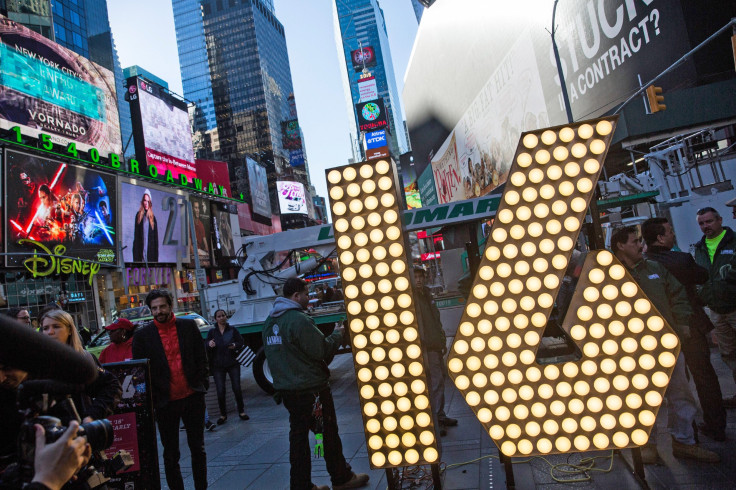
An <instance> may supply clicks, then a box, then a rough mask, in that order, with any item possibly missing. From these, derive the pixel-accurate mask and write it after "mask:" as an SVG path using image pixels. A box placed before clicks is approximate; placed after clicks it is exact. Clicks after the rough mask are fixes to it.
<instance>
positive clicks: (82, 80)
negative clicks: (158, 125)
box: [0, 17, 122, 156]
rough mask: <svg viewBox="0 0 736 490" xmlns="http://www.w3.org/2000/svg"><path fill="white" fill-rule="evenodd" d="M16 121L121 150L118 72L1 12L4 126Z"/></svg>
mask: <svg viewBox="0 0 736 490" xmlns="http://www.w3.org/2000/svg"><path fill="white" fill-rule="evenodd" d="M13 126H20V128H21V131H22V132H23V134H27V135H29V136H32V137H38V135H39V134H40V133H46V134H50V135H51V140H52V141H53V142H54V143H58V144H61V145H68V144H69V143H72V142H74V143H76V144H77V148H78V149H79V150H82V151H89V149H90V148H93V147H94V148H97V150H99V152H100V155H103V156H107V155H108V154H109V153H111V152H113V153H118V154H119V153H121V148H122V143H121V138H120V120H119V118H118V103H117V98H116V95H115V77H114V75H113V73H112V72H111V71H110V70H107V69H105V68H103V67H101V66H100V65H98V64H96V63H93V62H91V61H89V60H88V59H86V58H84V57H82V56H80V55H79V54H77V53H75V52H73V51H71V50H69V49H66V48H64V47H62V46H60V45H58V44H56V43H55V42H53V41H51V40H50V39H46V38H45V37H43V36H42V35H40V34H38V33H36V32H33V31H32V30H30V29H28V28H26V27H23V26H22V25H19V24H16V23H14V22H12V21H10V20H8V19H6V18H4V17H0V127H2V128H5V129H8V128H11V127H13Z"/></svg>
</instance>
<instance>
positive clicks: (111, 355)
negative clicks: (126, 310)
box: [100, 318, 135, 364]
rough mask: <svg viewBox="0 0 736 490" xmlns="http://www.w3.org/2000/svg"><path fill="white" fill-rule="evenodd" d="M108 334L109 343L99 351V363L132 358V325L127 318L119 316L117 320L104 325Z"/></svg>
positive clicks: (133, 327) (133, 326)
mask: <svg viewBox="0 0 736 490" xmlns="http://www.w3.org/2000/svg"><path fill="white" fill-rule="evenodd" d="M105 330H107V334H108V335H109V336H110V342H111V343H110V345H108V346H107V347H105V350H103V351H102V352H100V363H102V364H105V363H108V362H123V361H129V360H131V359H133V331H134V330H135V325H133V324H132V323H131V322H130V320H128V319H127V318H119V319H118V320H117V321H115V322H113V323H111V324H110V325H108V326H106V327H105Z"/></svg>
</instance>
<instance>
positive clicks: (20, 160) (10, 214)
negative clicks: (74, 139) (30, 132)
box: [5, 150, 118, 276]
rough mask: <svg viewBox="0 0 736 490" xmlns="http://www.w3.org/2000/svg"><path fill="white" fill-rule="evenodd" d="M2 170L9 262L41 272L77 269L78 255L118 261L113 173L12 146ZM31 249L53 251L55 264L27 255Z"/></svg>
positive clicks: (48, 252)
mask: <svg viewBox="0 0 736 490" xmlns="http://www.w3.org/2000/svg"><path fill="white" fill-rule="evenodd" d="M5 172H6V176H5V180H6V183H7V184H6V202H5V207H6V209H7V216H6V217H7V221H6V227H5V230H6V239H7V243H6V249H5V250H6V251H7V252H8V253H9V254H10V255H8V256H7V260H6V264H7V265H8V266H9V267H10V266H19V265H21V264H23V265H25V267H26V268H27V269H29V270H30V271H31V272H32V273H33V274H34V276H42V275H45V274H44V273H43V271H42V270H41V269H44V270H46V269H49V271H50V272H48V273H51V272H56V273H59V272H67V273H68V272H72V269H73V270H75V271H76V269H77V267H78V266H79V267H80V268H81V267H83V266H84V264H81V263H78V262H79V261H78V260H77V259H82V260H88V261H93V262H97V263H102V264H110V265H111V266H114V265H115V264H116V262H117V249H118V239H117V230H116V228H115V215H116V212H117V198H116V197H117V196H116V186H115V177H114V176H112V175H109V174H105V173H101V172H98V171H96V170H92V169H89V168H86V167H81V166H77V165H71V164H68V163H63V162H58V161H55V160H50V159H47V158H43V157H38V156H33V155H29V154H27V153H20V152H17V151H12V150H7V151H6V152H5ZM32 253H38V254H40V255H53V256H54V257H56V259H53V263H54V264H56V261H58V262H59V264H58V265H59V267H58V268H57V267H55V266H54V267H50V266H51V265H52V264H50V263H46V262H45V261H47V259H43V261H44V263H40V262H39V261H40V260H42V259H40V258H38V259H35V258H30V257H29V256H30V254H32ZM13 254H19V255H13ZM62 256H63V257H64V258H65V259H64V260H62V259H61V257H62ZM89 267H90V264H86V267H84V268H85V269H89ZM67 268H69V269H70V270H66V269H67ZM31 269H32V270H31ZM57 269H58V270H57ZM96 269H97V270H99V264H98V265H96ZM79 272H82V271H81V270H80V271H79Z"/></svg>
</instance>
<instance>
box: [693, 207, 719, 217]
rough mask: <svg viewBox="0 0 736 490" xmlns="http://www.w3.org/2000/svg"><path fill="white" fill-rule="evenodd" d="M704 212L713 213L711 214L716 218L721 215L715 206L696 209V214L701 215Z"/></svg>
mask: <svg viewBox="0 0 736 490" xmlns="http://www.w3.org/2000/svg"><path fill="white" fill-rule="evenodd" d="M705 213H713V215H714V216H715V217H716V218H720V217H721V214H720V213H719V212H718V211H716V209H715V208H712V207H710V206H706V207H704V208H700V209H698V213H697V214H698V216H703V215H704V214H705Z"/></svg>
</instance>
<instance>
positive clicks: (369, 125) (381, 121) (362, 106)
mask: <svg viewBox="0 0 736 490" xmlns="http://www.w3.org/2000/svg"><path fill="white" fill-rule="evenodd" d="M355 111H356V112H357V113H358V126H359V127H360V130H361V131H376V130H377V129H383V128H388V119H387V117H386V105H385V104H384V103H383V99H376V100H372V101H370V102H361V103H359V104H355Z"/></svg>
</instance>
